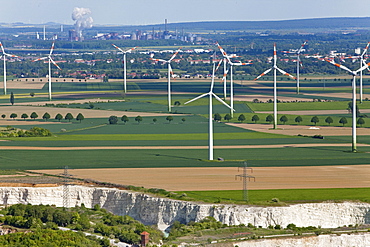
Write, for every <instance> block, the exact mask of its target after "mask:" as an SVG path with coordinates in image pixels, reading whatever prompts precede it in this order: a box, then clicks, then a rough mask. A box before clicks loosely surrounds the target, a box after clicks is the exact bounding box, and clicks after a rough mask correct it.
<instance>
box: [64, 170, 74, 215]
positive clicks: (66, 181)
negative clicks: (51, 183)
mask: <svg viewBox="0 0 370 247" xmlns="http://www.w3.org/2000/svg"><path fill="white" fill-rule="evenodd" d="M62 176H63V177H64V180H63V207H64V208H67V207H68V206H69V197H70V195H69V178H70V177H71V176H72V175H71V174H69V173H68V166H65V167H64V172H63V173H62Z"/></svg>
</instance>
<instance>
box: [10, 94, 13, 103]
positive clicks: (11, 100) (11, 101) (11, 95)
mask: <svg viewBox="0 0 370 247" xmlns="http://www.w3.org/2000/svg"><path fill="white" fill-rule="evenodd" d="M10 104H12V105H14V94H13V92H11V93H10Z"/></svg>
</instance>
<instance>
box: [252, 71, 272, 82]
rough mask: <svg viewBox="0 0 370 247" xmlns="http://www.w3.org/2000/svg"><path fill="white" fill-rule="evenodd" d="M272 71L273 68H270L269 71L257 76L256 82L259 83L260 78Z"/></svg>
mask: <svg viewBox="0 0 370 247" xmlns="http://www.w3.org/2000/svg"><path fill="white" fill-rule="evenodd" d="M271 70H272V68H269V69H268V70H266V71H265V72H263V73H262V74H260V75H259V76H257V77H256V78H255V79H254V81H257V80H258V79H259V78H261V77H262V76H264V75H266V74H267V73H268V72H270V71H271Z"/></svg>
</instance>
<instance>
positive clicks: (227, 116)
mask: <svg viewBox="0 0 370 247" xmlns="http://www.w3.org/2000/svg"><path fill="white" fill-rule="evenodd" d="M224 119H225V120H226V121H228V122H229V121H230V120H231V119H232V117H231V115H230V114H229V113H228V114H226V115H225V116H224Z"/></svg>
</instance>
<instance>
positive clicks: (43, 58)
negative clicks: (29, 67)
mask: <svg viewBox="0 0 370 247" xmlns="http://www.w3.org/2000/svg"><path fill="white" fill-rule="evenodd" d="M48 58H49V57H41V58H38V59H35V60H32V62H36V61H41V60H45V59H48Z"/></svg>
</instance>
